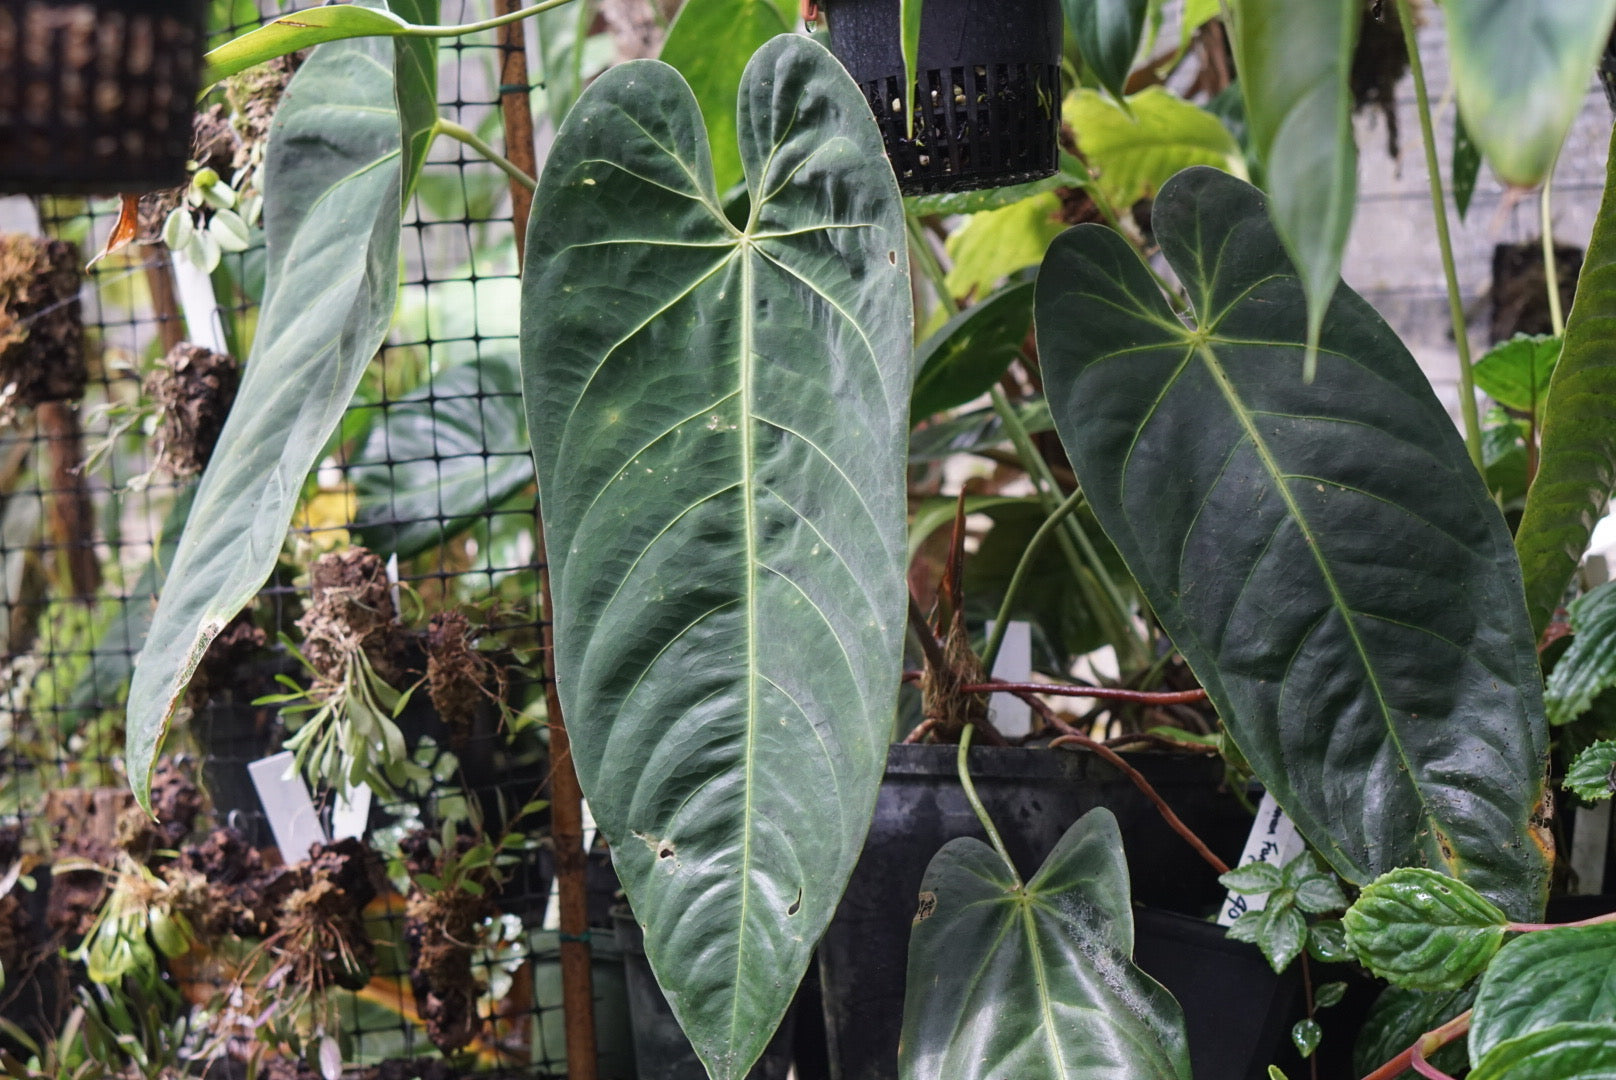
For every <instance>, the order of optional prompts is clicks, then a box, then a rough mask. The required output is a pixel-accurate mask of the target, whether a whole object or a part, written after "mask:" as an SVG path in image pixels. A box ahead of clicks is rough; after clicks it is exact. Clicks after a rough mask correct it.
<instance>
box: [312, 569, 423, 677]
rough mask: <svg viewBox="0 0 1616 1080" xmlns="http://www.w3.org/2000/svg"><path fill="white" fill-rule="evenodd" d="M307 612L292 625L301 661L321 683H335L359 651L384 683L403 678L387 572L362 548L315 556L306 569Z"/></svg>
mask: <svg viewBox="0 0 1616 1080" xmlns="http://www.w3.org/2000/svg"><path fill="white" fill-rule="evenodd" d="M309 585H310V587H311V596H310V598H309V607H308V610H307V611H305V612H304V613H303V617H302V618H301V619H299V620H298V621H297V626H298V629H299V630H302V631H303V656H304V658H305V659H307V660H308V662H309V663H310V664H312V665H313V666H314V670H315V671H317V672H319V673H320V675H321V677H323V678H325V679H328V680H331V681H333V682H340V681H341V680H342V678H343V676H344V673H345V671H346V668H347V663H348V658H349V657H350V656H352V655H353V654H354V653H355V652H356V651H357V650H359V649H364V651H365V655H366V656H367V657H368V658H369V659H370V662H371V665H372V666H373V667H374V668H375V669H376V674H378V675H380V676H381V677H382V678H383V679H386V680H387V681H388V682H389V683H396V682H398V681H399V680H400V679H401V677H402V675H403V673H404V657H405V655H406V654H407V652H408V648H409V634H408V632H407V631H405V630H404V628H403V627H401V626H399V625H398V623H397V621H396V616H397V609H396V608H394V606H393V587H392V583H391V582H389V581H388V580H387V566H386V564H385V563H383V562H382V559H381V557H380V556H378V555H377V554H375V553H374V552H372V551H369V550H368V549H366V548H362V547H351V548H345V549H343V550H342V551H332V552H328V553H326V554H325V555H322V556H320V557H319V558H318V559H317V560H315V562H314V564H313V565H312V566H311V567H309Z"/></svg>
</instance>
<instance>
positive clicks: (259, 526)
mask: <svg viewBox="0 0 1616 1080" xmlns="http://www.w3.org/2000/svg"><path fill="white" fill-rule="evenodd" d="M319 10H322V11H324V10H336V9H319ZM356 10H358V9H356ZM373 14H375V13H373ZM400 156H401V155H400V129H399V117H398V112H397V109H396V107H395V105H394V98H393V45H392V42H390V41H387V40H385V39H378V38H360V39H356V40H352V41H343V42H338V43H334V44H332V45H329V46H325V47H322V48H320V49H317V50H315V52H314V54H313V55H312V56H311V57H310V58H309V60H308V62H307V63H305V64H304V65H303V67H302V68H301V69H300V70H299V71H298V73H297V75H296V76H295V77H294V79H293V81H292V84H291V86H290V87H289V88H288V90H287V96H286V99H285V101H284V102H283V104H282V105H281V108H280V111H279V112H278V113H277V114H276V116H275V123H274V126H273V128H272V129H271V134H270V143H269V150H268V156H267V159H266V163H265V169H266V177H265V183H264V191H265V203H264V229H265V233H266V239H267V244H268V252H269V254H268V262H269V270H268V283H267V285H266V287H265V293H264V305H263V309H262V312H261V314H260V316H259V321H258V331H257V336H256V338H255V340H254V342H253V350H252V355H251V357H250V358H249V360H248V362H247V365H246V370H245V372H244V374H243V376H242V383H241V390H240V392H239V394H238V395H237V397H236V402H237V407H236V408H234V409H232V410H231V412H230V418H229V419H228V420H227V421H226V423H225V426H224V431H223V432H222V433H221V434H220V436H219V441H218V444H217V445H216V447H215V449H214V451H213V459H212V461H211V463H210V464H209V465H208V470H207V473H206V474H205V475H204V476H203V478H202V482H201V485H200V487H199V488H198V489H197V494H196V503H195V505H194V507H193V510H192V513H191V516H190V520H189V521H188V522H187V524H186V529H185V533H184V536H183V537H182V538H181V539H180V544H179V549H178V551H177V552H176V553H175V556H174V564H173V566H172V567H171V568H170V571H169V575H168V585H167V587H166V588H165V589H164V590H163V595H162V599H161V600H160V602H159V603H158V606H157V613H156V614H155V615H154V616H153V619H152V627H151V632H150V634H149V635H148V636H147V639H146V646H145V648H144V649H143V650H141V654H140V657H139V659H138V660H137V661H136V665H135V676H134V682H133V684H132V686H131V687H130V692H129V720H128V730H129V776H130V782H131V784H132V785H133V786H134V789H135V794H136V795H137V796H138V797H139V798H140V799H141V800H143V802H144V800H145V799H146V798H147V794H148V788H149V784H150V774H151V769H152V764H153V762H154V760H155V758H156V754H157V750H158V747H159V745H160V744H161V742H162V739H163V735H164V733H165V732H166V731H167V727H168V722H169V717H170V716H171V715H172V712H173V710H174V707H175V704H176V703H177V701H178V699H179V697H180V695H181V694H182V693H183V692H184V690H185V684H186V683H187V682H188V681H190V677H191V673H192V672H193V671H195V670H196V665H197V663H198V662H199V661H200V659H201V657H202V654H203V652H204V651H206V649H207V647H208V644H209V642H211V641H212V640H213V638H214V637H215V636H216V635H217V634H218V632H219V631H220V630H221V629H223V627H224V625H225V624H226V623H227V622H228V621H229V620H230V619H231V618H232V617H234V616H235V614H236V613H237V612H238V611H240V610H241V608H242V607H243V606H244V605H245V604H246V603H247V602H248V601H249V600H251V599H252V597H253V596H254V595H255V594H256V593H257V592H258V589H259V588H260V586H262V585H263V583H264V579H265V578H267V577H268V576H269V573H270V571H271V570H272V569H274V566H275V559H276V557H277V556H278V555H279V553H280V550H281V544H282V542H283V541H284V539H285V537H286V529H287V526H288V525H289V524H290V522H291V520H292V514H293V511H294V510H295V509H296V506H297V500H298V496H299V493H300V492H301V490H302V487H303V480H304V478H305V477H307V476H308V473H309V470H310V469H311V468H313V467H314V464H315V458H316V457H317V456H318V455H319V453H320V451H321V449H322V448H323V447H324V446H325V444H326V440H327V439H328V438H329V437H330V435H331V433H332V431H333V430H335V428H336V426H337V423H338V422H339V421H340V420H341V418H342V414H343V410H344V409H345V408H346V407H347V404H348V401H349V399H350V398H351V397H352V396H353V392H354V388H355V387H356V386H357V385H358V383H359V379H360V376H361V375H362V374H363V373H364V370H365V366H366V365H367V364H369V363H370V361H371V358H372V357H373V356H375V354H376V349H377V348H378V347H379V346H380V345H381V342H382V339H383V337H384V336H385V335H386V333H387V327H388V324H389V322H390V321H391V320H392V317H393V304H394V301H395V299H396V296H397V293H398V269H399V265H398V237H399V221H400V192H401V191H402V188H403V185H402V183H401V178H400V164H399V162H400Z"/></svg>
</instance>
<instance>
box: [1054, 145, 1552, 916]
mask: <svg viewBox="0 0 1616 1080" xmlns="http://www.w3.org/2000/svg"><path fill="white" fill-rule="evenodd" d="M1152 223H1153V227H1154V231H1155V235H1156V238H1157V240H1158V242H1159V243H1160V244H1161V245H1162V251H1163V254H1164V255H1165V257H1166V259H1167V261H1168V263H1169V265H1170V266H1171V268H1172V270H1173V272H1174V273H1175V274H1176V275H1177V276H1178V278H1179V280H1180V281H1182V282H1183V283H1184V286H1185V288H1186V290H1187V292H1188V295H1189V299H1190V303H1191V305H1192V307H1193V309H1194V314H1193V320H1192V324H1191V325H1186V322H1185V319H1184V318H1183V317H1181V313H1180V312H1179V311H1178V310H1177V309H1175V307H1174V306H1173V305H1172V304H1170V303H1169V302H1168V301H1167V300H1166V299H1165V298H1164V297H1163V296H1162V295H1161V292H1160V289H1159V288H1158V287H1157V285H1156V282H1155V280H1154V279H1153V278H1152V277H1151V275H1150V273H1149V271H1148V270H1147V269H1146V267H1145V266H1144V264H1143V263H1141V261H1140V260H1139V258H1138V257H1137V255H1136V254H1135V253H1134V252H1133V250H1132V249H1131V248H1129V246H1128V245H1127V243H1126V242H1125V241H1123V240H1122V239H1121V238H1120V237H1118V236H1117V235H1116V234H1115V233H1113V232H1112V231H1111V230H1109V229H1105V228H1102V227H1100V226H1095V225H1080V226H1078V227H1077V228H1075V229H1072V230H1071V231H1069V232H1067V233H1066V234H1065V235H1064V236H1062V237H1061V238H1060V239H1059V240H1058V241H1056V242H1055V245H1054V246H1053V248H1052V249H1051V251H1050V253H1049V257H1048V258H1047V259H1046V260H1045V261H1044V265H1043V269H1042V270H1041V271H1040V273H1039V278H1038V295H1037V300H1036V303H1035V316H1036V318H1035V324H1036V328H1037V334H1038V347H1039V348H1038V352H1039V358H1040V360H1041V363H1042V366H1043V371H1044V384H1045V392H1046V394H1047V395H1048V398H1049V403H1050V408H1051V412H1052V413H1053V415H1054V417H1055V423H1056V427H1057V429H1058V430H1059V432H1060V435H1061V441H1062V443H1063V445H1064V446H1065V448H1066V451H1067V454H1068V456H1069V457H1070V458H1071V461H1072V467H1073V469H1074V470H1075V471H1076V473H1077V477H1078V480H1079V481H1080V483H1081V484H1082V487H1083V490H1084V492H1085V493H1086V494H1087V496H1088V500H1089V503H1090V505H1091V506H1092V507H1093V510H1094V514H1095V517H1096V518H1097V519H1098V520H1099V523H1100V525H1101V526H1102V527H1103V528H1104V529H1105V531H1106V534H1107V535H1108V536H1109V537H1110V539H1111V541H1112V542H1113V543H1114V544H1115V545H1116V547H1117V550H1118V551H1119V552H1121V554H1122V557H1123V558H1124V559H1125V560H1126V561H1127V564H1128V567H1129V569H1130V570H1131V571H1132V572H1133V575H1134V577H1135V579H1136V580H1137V581H1138V582H1139V584H1140V587H1141V589H1142V590H1143V592H1144V594H1145V596H1146V597H1147V598H1148V599H1149V601H1150V605H1151V607H1152V609H1153V610H1154V611H1155V613H1156V615H1157V617H1158V618H1159V619H1160V620H1161V622H1162V625H1163V626H1164V627H1165V628H1166V629H1167V631H1168V632H1169V633H1170V634H1171V635H1172V638H1173V641H1174V643H1175V644H1176V645H1177V646H1178V648H1179V649H1180V650H1181V651H1182V653H1183V655H1184V657H1185V658H1186V659H1187V660H1188V662H1189V663H1190V665H1191V666H1192V667H1193V668H1194V670H1195V674H1196V676H1197V677H1198V678H1199V679H1200V681H1201V684H1202V685H1203V686H1205V687H1206V688H1207V692H1208V694H1209V695H1210V696H1211V698H1212V700H1213V702H1214V703H1215V704H1216V706H1217V709H1218V713H1219V715H1220V716H1221V717H1222V718H1223V722H1224V725H1225V728H1226V730H1227V731H1228V732H1229V733H1230V735H1231V736H1232V737H1233V739H1234V741H1235V742H1236V743H1237V744H1238V746H1239V748H1240V749H1241V750H1242V751H1243V752H1244V754H1245V756H1246V758H1247V759H1248V760H1249V761H1250V763H1251V765H1252V768H1253V769H1254V770H1255V771H1256V774H1257V776H1258V777H1259V778H1260V779H1261V780H1262V782H1263V784H1264V785H1265V786H1266V787H1267V788H1268V790H1269V791H1272V792H1273V793H1274V795H1275V798H1276V799H1277V800H1278V801H1279V803H1280V805H1281V806H1283V807H1284V808H1285V810H1286V812H1287V813H1288V814H1289V815H1290V817H1291V819H1292V820H1293V821H1295V822H1296V824H1297V827H1298V828H1299V829H1300V830H1301V831H1302V834H1303V835H1304V836H1305V837H1306V838H1307V839H1308V841H1309V842H1310V843H1311V844H1312V845H1313V846H1314V847H1315V848H1316V849H1317V850H1318V851H1319V852H1320V853H1321V854H1322V855H1323V856H1324V857H1325V858H1326V859H1328V860H1329V862H1330V864H1331V865H1332V866H1333V867H1334V868H1335V870H1336V872H1337V873H1339V874H1341V875H1342V876H1343V877H1345V878H1346V879H1348V880H1349V881H1352V882H1355V883H1360V884H1361V883H1364V882H1368V881H1370V880H1372V879H1373V878H1374V877H1375V876H1377V875H1378V874H1381V873H1384V872H1385V871H1387V870H1390V869H1392V868H1393V867H1395V866H1399V865H1402V866H1409V865H1417V864H1422V863H1423V864H1426V865H1431V866H1438V867H1443V868H1446V869H1448V870H1450V872H1451V873H1453V874H1454V875H1455V876H1458V877H1462V878H1464V879H1465V880H1467V881H1469V882H1470V883H1471V884H1472V885H1474V886H1475V887H1476V888H1477V889H1479V890H1481V891H1482V892H1484V893H1485V894H1487V895H1488V896H1489V897H1492V898H1493V899H1495V900H1496V901H1497V902H1499V903H1500V904H1501V905H1503V906H1504V907H1506V908H1507V909H1508V910H1510V911H1511V913H1512V914H1514V915H1515V917H1516V918H1519V919H1523V920H1524V919H1529V918H1535V917H1537V914H1538V912H1539V911H1541V907H1542V903H1543V895H1544V891H1545V888H1546V885H1547V880H1548V879H1547V869H1548V866H1547V858H1546V855H1545V852H1544V849H1543V847H1542V845H1541V841H1540V837H1539V836H1538V834H1537V833H1536V832H1534V830H1533V827H1532V822H1533V817H1534V814H1535V813H1536V811H1537V808H1538V805H1539V803H1540V802H1541V800H1542V790H1543V775H1544V759H1545V756H1546V751H1547V741H1548V740H1547V725H1546V724H1545V723H1544V721H1543V714H1542V704H1541V698H1540V694H1541V690H1540V689H1539V688H1540V686H1541V676H1540V675H1539V667H1538V661H1537V655H1536V652H1535V650H1534V649H1533V647H1532V644H1533V643H1532V636H1531V633H1530V631H1529V629H1528V627H1527V623H1526V616H1525V612H1524V610H1523V607H1522V603H1521V588H1520V582H1519V578H1518V577H1517V575H1516V570H1515V565H1514V562H1513V560H1512V559H1511V545H1510V536H1509V530H1508V528H1507V526H1506V525H1505V523H1504V520H1503V517H1502V516H1501V515H1500V514H1499V512H1498V509H1497V507H1496V506H1495V505H1494V504H1493V501H1492V497H1491V495H1490V494H1489V493H1488V491H1487V489H1486V487H1485V485H1484V484H1483V483H1482V480H1481V478H1480V476H1479V475H1478V474H1477V473H1476V470H1475V468H1474V467H1473V466H1472V465H1471V463H1470V459H1469V457H1468V455H1467V454H1466V452H1465V449H1464V446H1463V444H1462V442H1461V441H1460V439H1459V437H1458V435H1457V433H1456V431H1455V430H1454V427H1453V424H1452V422H1451V420H1449V419H1448V418H1447V413H1446V411H1445V410H1444V409H1443V407H1442V405H1441V403H1440V402H1438V401H1437V399H1436V396H1435V395H1434V394H1433V393H1432V391H1431V388H1430V382H1429V380H1428V379H1427V378H1426V377H1425V375H1424V374H1423V373H1422V372H1421V371H1420V368H1419V365H1418V364H1416V363H1415V361H1414V359H1413V357H1412V356H1410V355H1409V353H1408V350H1407V349H1406V348H1404V346H1403V345H1402V343H1401V342H1400V341H1399V340H1398V339H1397V336H1396V335H1395V334H1394V333H1393V332H1392V330H1391V329H1390V328H1389V327H1388V326H1387V325H1386V324H1385V323H1384V322H1383V321H1382V320H1381V319H1380V317H1379V316H1378V315H1376V314H1375V312H1374V311H1373V309H1371V308H1370V307H1369V305H1368V304H1366V303H1364V302H1363V300H1362V299H1360V298H1359V297H1358V296H1357V295H1356V294H1354V293H1353V292H1351V290H1349V289H1345V288H1343V289H1342V290H1341V291H1340V292H1339V293H1338V294H1337V298H1336V301H1335V303H1334V304H1333V305H1332V307H1331V311H1330V314H1329V318H1328V319H1326V321H1325V333H1324V337H1323V343H1324V350H1323V352H1322V353H1321V354H1320V355H1321V362H1320V365H1319V372H1318V378H1317V379H1316V380H1315V381H1314V383H1312V384H1311V385H1309V384H1305V383H1304V382H1303V381H1302V380H1301V379H1300V377H1299V374H1298V371H1297V367H1298V362H1299V360H1300V358H1301V355H1302V353H1303V351H1304V349H1305V342H1306V338H1307V327H1306V319H1305V303H1304V300H1303V295H1302V287H1301V283H1300V281H1299V280H1298V279H1297V277H1296V275H1295V272H1294V271H1293V269H1292V267H1291V265H1290V263H1289V261H1288V259H1287V258H1286V256H1285V252H1284V248H1283V247H1282V246H1281V244H1280V243H1279V240H1278V238H1277V237H1276V236H1275V233H1274V229H1273V226H1272V224H1271V223H1270V221H1269V219H1268V207H1267V205H1266V204H1265V201H1264V199H1263V197H1262V195H1261V193H1259V192H1258V191H1256V190H1255V189H1254V188H1252V187H1251V186H1250V185H1249V184H1246V183H1244V182H1242V181H1240V180H1237V179H1235V178H1233V177H1231V176H1228V175H1227V174H1225V173H1222V172H1218V171H1216V170H1213V169H1206V168H1197V169H1191V170H1187V171H1186V172H1183V173H1180V174H1179V175H1178V176H1176V177H1174V178H1173V180H1171V181H1170V182H1169V183H1168V184H1167V185H1166V186H1165V187H1164V188H1163V189H1162V191H1161V194H1160V195H1159V196H1158V197H1157V199H1156V202H1155V206H1154V210H1153V214H1152ZM1371 522H1373V524H1371ZM1416 580H1417V581H1418V582H1419V583H1420V588H1419V589H1418V590H1413V589H1410V588H1408V587H1407V586H1408V582H1410V581H1416ZM1349 672H1350V673H1351V674H1350V675H1349V674H1348V673H1349Z"/></svg>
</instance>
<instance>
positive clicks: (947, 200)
mask: <svg viewBox="0 0 1616 1080" xmlns="http://www.w3.org/2000/svg"><path fill="white" fill-rule="evenodd" d="M1080 183H1082V181H1081V180H1079V179H1078V178H1077V177H1075V176H1069V175H1067V174H1066V173H1056V174H1055V175H1054V176H1046V177H1044V179H1042V180H1029V181H1028V182H1027V183H1025V184H1011V185H1010V186H1009V187H996V188H983V189H981V190H979V191H944V192H938V193H936V194H932V195H911V196H909V197H908V198H906V199H904V200H903V205H904V207H905V208H906V209H907V210H908V211H909V213H911V214H913V215H914V216H915V217H931V216H933V215H938V216H942V217H951V216H953V215H955V214H980V213H981V212H982V211H984V210H998V209H1000V208H1001V207H1005V206H1009V205H1010V204H1011V203H1018V202H1020V201H1022V200H1023V199H1030V198H1031V197H1032V196H1034V195H1042V194H1044V193H1045V192H1049V191H1054V190H1055V189H1056V188H1059V187H1074V186H1076V185H1078V184H1080Z"/></svg>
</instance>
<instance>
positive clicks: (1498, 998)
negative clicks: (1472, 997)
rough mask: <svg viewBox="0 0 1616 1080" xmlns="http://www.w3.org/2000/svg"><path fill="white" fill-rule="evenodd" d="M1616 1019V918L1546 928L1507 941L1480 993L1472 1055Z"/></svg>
mask: <svg viewBox="0 0 1616 1080" xmlns="http://www.w3.org/2000/svg"><path fill="white" fill-rule="evenodd" d="M1612 1021H1616V923H1601V924H1597V925H1594V926H1568V927H1562V928H1560V929H1557V930H1540V931H1536V932H1534V933H1530V934H1524V935H1522V936H1521V937H1518V938H1516V939H1515V940H1514V941H1511V942H1510V943H1509V944H1508V945H1505V946H1504V947H1503V948H1502V949H1501V950H1499V953H1498V955H1497V956H1496V957H1494V958H1493V962H1492V964H1490V965H1489V966H1488V968H1487V974H1486V975H1485V976H1483V977H1482V980H1481V991H1480V992H1479V993H1478V994H1477V995H1476V1012H1475V1016H1473V1017H1472V1018H1471V1021H1470V1060H1471V1061H1473V1062H1479V1061H1481V1060H1482V1059H1483V1058H1485V1057H1486V1056H1487V1054H1489V1053H1490V1052H1491V1051H1492V1049H1493V1048H1494V1047H1496V1046H1498V1045H1499V1044H1500V1043H1503V1042H1507V1041H1508V1040H1510V1039H1514V1038H1518V1037H1520V1036H1522V1035H1529V1034H1531V1033H1532V1032H1535V1031H1540V1030H1542V1029H1543V1028H1547V1027H1552V1026H1553V1025H1555V1024H1559V1023H1569V1022H1588V1023H1609V1022H1612Z"/></svg>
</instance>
